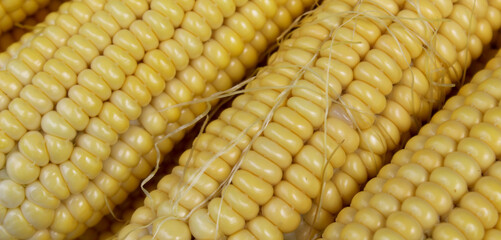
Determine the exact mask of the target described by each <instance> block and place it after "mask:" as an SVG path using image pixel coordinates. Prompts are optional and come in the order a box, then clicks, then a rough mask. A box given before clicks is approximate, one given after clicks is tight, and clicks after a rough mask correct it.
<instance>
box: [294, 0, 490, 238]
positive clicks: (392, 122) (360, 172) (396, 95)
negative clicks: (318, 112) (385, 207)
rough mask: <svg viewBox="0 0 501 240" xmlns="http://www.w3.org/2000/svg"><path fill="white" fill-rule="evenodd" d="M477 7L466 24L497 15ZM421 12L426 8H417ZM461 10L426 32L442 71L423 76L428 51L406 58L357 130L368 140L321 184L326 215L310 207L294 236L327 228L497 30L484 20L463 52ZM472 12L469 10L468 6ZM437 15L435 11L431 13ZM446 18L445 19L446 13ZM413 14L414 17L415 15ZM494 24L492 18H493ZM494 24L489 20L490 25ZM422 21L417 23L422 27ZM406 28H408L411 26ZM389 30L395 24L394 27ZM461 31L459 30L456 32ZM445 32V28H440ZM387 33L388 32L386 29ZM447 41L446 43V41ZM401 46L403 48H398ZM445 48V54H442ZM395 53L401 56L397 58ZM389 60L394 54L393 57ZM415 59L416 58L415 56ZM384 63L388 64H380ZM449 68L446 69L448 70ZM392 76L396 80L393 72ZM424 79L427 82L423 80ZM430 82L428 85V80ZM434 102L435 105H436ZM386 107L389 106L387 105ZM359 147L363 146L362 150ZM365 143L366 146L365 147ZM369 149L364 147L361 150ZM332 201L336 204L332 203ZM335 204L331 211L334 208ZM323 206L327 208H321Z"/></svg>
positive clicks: (427, 68)
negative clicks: (370, 121) (409, 63)
mask: <svg viewBox="0 0 501 240" xmlns="http://www.w3.org/2000/svg"><path fill="white" fill-rule="evenodd" d="M426 3H427V2H426V1H423V2H421V4H423V5H424V6H429V7H430V6H431V5H429V4H426ZM405 8H406V9H404V10H403V11H402V13H400V14H399V15H397V16H404V14H409V9H408V7H405ZM479 8H480V9H481V8H483V10H482V11H479V15H472V14H471V12H469V13H470V15H472V16H475V17H476V19H472V20H471V21H475V22H476V21H478V22H480V21H482V20H485V19H482V18H481V16H484V15H485V12H486V11H490V12H494V13H496V14H493V15H494V16H498V18H499V15H500V14H499V11H498V10H497V9H495V8H493V7H490V6H487V5H480V7H479V6H477V7H476V8H475V9H476V10H479ZM421 9H426V8H425V7H422V8H421ZM458 9H461V10H462V11H465V10H464V9H465V5H462V4H455V5H454V6H450V7H449V9H446V11H445V12H444V9H443V10H442V14H443V15H444V16H445V17H448V16H450V17H448V18H449V19H450V20H451V21H444V23H447V24H444V25H439V26H437V29H431V31H432V32H433V31H437V32H438V34H437V35H436V36H435V37H434V38H435V40H434V41H436V42H434V41H432V44H435V46H436V49H442V52H439V54H438V55H437V56H438V57H439V58H441V56H444V55H447V56H448V58H449V59H446V60H447V61H444V60H443V59H441V61H442V63H441V64H439V65H438V66H440V65H442V66H444V69H440V68H438V69H437V70H435V71H436V72H441V74H440V75H438V74H436V72H435V73H433V74H432V75H434V76H437V75H438V76H439V78H436V77H435V78H431V77H433V76H430V74H428V73H429V72H431V71H434V70H432V69H431V68H430V66H429V63H428V64H426V62H427V58H429V56H430V53H429V52H426V51H423V52H421V53H420V51H414V52H415V53H416V55H414V56H412V55H411V58H413V59H415V60H413V61H414V63H415V67H411V68H408V69H406V70H402V73H403V74H402V73H401V74H400V75H398V76H402V78H401V79H400V81H399V83H398V84H397V85H395V86H394V91H393V92H392V93H391V94H390V97H389V101H388V102H387V103H388V104H389V105H388V108H387V109H385V111H384V113H383V114H382V116H377V117H376V120H375V122H376V124H375V125H374V127H372V128H371V129H367V130H363V129H362V130H361V134H360V139H368V140H369V141H367V142H364V141H361V146H360V148H361V149H362V150H364V151H359V152H358V154H357V153H355V154H352V155H351V156H350V155H349V156H348V158H347V162H346V163H345V165H344V166H343V167H341V168H340V170H339V171H337V172H336V173H335V174H334V176H333V178H332V182H329V183H328V184H327V185H326V186H325V188H326V189H325V190H324V191H325V192H326V193H329V194H330V196H322V201H323V202H326V203H329V204H331V205H329V207H330V208H331V210H330V211H328V210H326V209H318V207H316V206H315V207H314V208H312V209H311V210H310V212H308V213H307V214H306V215H305V221H306V222H307V223H308V224H307V225H313V229H308V227H307V226H302V228H301V229H300V230H299V232H297V235H302V236H304V237H305V238H306V237H309V236H308V233H311V234H316V233H318V230H320V231H321V230H322V229H323V228H325V226H326V225H327V224H329V223H330V222H331V221H332V220H333V219H334V216H335V214H336V213H337V212H338V211H339V210H340V207H341V206H342V204H348V203H349V202H350V200H351V198H352V197H353V196H354V195H355V194H356V193H357V192H358V191H359V187H360V186H361V185H363V184H364V183H365V182H366V181H367V180H368V179H370V178H371V177H372V176H374V175H375V173H377V171H378V170H379V168H381V167H382V165H383V162H382V161H381V160H382V159H384V155H385V153H386V152H387V151H388V150H392V149H394V148H395V147H397V146H398V144H399V142H400V141H399V139H400V135H401V134H403V133H405V132H406V131H408V129H409V127H410V126H411V125H412V124H416V123H420V122H421V121H423V120H426V119H427V118H428V117H429V114H430V113H431V112H430V110H431V107H432V104H433V101H431V99H434V100H435V102H441V99H443V97H444V96H445V94H446V93H447V92H448V88H446V87H444V86H441V84H443V83H445V84H447V83H451V82H453V83H458V80H459V79H460V77H461V76H462V75H461V74H462V71H463V70H462V69H465V68H466V67H467V66H468V64H469V62H466V63H465V62H464V61H461V59H460V58H461V56H465V53H464V52H465V51H466V55H468V56H473V58H476V57H478V56H479V54H480V52H481V50H482V42H481V41H480V39H483V40H482V41H485V42H489V41H490V37H489V36H492V34H491V33H490V32H489V31H491V30H490V29H494V30H496V29H497V28H499V24H497V25H494V26H490V25H489V24H490V23H489V22H488V21H485V22H484V23H486V24H488V27H487V28H486V27H485V26H482V28H481V29H488V30H487V31H478V30H477V31H476V33H475V35H474V34H472V35H471V36H470V39H473V40H472V42H473V43H476V44H470V45H469V48H467V40H466V39H467V38H466V36H467V35H468V32H467V30H466V29H465V27H468V26H469V24H470V23H469V22H464V21H463V22H462V25H459V24H458V23H457V22H459V21H458V20H457V19H458V17H457V16H458V14H457V13H456V12H457V11H459V10H458ZM472 9H473V8H472ZM434 10H435V12H437V10H438V9H434ZM427 11H429V12H433V9H432V10H427ZM447 12H448V14H450V15H447ZM416 16H417V15H416ZM433 16H439V15H438V14H434V15H433ZM493 20H494V19H493ZM492 22H495V21H492ZM422 23H423V22H421V24H422ZM407 24H408V25H407V26H408V27H409V29H424V27H425V26H423V27H421V28H420V27H419V24H420V22H419V21H412V22H411V21H410V22H407ZM411 24H412V25H411ZM392 26H400V25H398V24H395V25H392ZM462 27H463V29H462ZM444 28H445V30H444ZM390 29H391V28H390ZM445 31H452V32H454V33H455V34H454V35H452V34H444V32H445ZM391 32H393V33H394V34H395V35H396V36H397V38H398V39H399V41H401V44H402V45H404V46H405V47H406V48H407V49H408V50H409V52H410V53H412V50H416V49H419V47H418V45H417V43H414V44H411V43H410V42H409V41H407V42H405V41H404V38H402V35H400V34H397V33H398V32H397V31H391ZM416 34H417V35H416V37H414V39H417V38H419V37H420V38H424V37H425V36H423V35H421V36H420V35H419V32H417V33H416ZM458 36H463V37H464V40H462V42H461V41H458V40H459V39H458V38H457V37H458ZM447 40H449V41H447ZM403 43H406V44H403ZM447 46H449V49H448V50H445V49H446V48H447ZM393 49H398V46H394V47H393ZM456 51H457V52H458V56H459V57H457V58H455V57H453V55H455V54H454V52H456ZM400 55H401V54H400ZM392 56H398V53H397V54H395V55H392ZM415 56H418V57H417V58H416V57H415ZM386 62H388V61H386ZM448 66H450V67H448ZM393 76H396V74H394V75H393ZM427 76H428V79H427ZM429 79H431V82H429V81H430V80H429ZM437 100H438V101H437ZM390 103H391V105H390ZM385 118H386V119H385ZM364 143H365V146H364ZM367 143H370V144H372V145H370V144H367ZM367 145H369V146H367ZM366 151H371V152H373V153H375V154H377V156H373V157H372V159H371V160H370V161H369V160H368V159H367V154H366ZM319 201H320V198H317V199H316V200H315V202H317V203H318V202H319ZM334 203H336V204H334ZM334 206H335V207H334ZM326 208H327V207H326ZM313 223H314V224H313Z"/></svg>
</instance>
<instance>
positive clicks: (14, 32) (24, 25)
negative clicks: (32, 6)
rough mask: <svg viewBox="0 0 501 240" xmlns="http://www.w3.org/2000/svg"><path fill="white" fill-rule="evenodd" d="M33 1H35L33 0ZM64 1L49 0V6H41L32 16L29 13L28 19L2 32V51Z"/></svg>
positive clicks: (0, 49)
mask: <svg viewBox="0 0 501 240" xmlns="http://www.w3.org/2000/svg"><path fill="white" fill-rule="evenodd" d="M31 2H34V1H33V0H32V1H31ZM63 2H65V0H53V1H48V4H47V6H44V7H41V8H40V9H38V10H37V11H36V12H35V13H33V15H31V16H29V15H27V16H26V19H24V20H23V21H21V22H19V23H17V24H15V25H14V26H13V27H12V29H10V30H8V31H5V32H3V33H2V34H0V52H3V51H5V49H7V47H9V45H11V44H12V43H15V42H17V41H18V40H19V39H20V38H21V36H22V35H23V34H25V33H27V32H28V31H30V30H31V29H33V28H35V25H37V24H38V23H42V22H43V21H44V19H45V17H46V16H47V15H48V14H49V13H51V12H54V11H57V9H58V8H59V6H60V5H61V4H62V3H63ZM25 4H27V3H25Z"/></svg>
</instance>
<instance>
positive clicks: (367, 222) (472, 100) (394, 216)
mask: <svg viewBox="0 0 501 240" xmlns="http://www.w3.org/2000/svg"><path fill="white" fill-rule="evenodd" d="M499 60H501V55H500V54H498V55H497V59H494V60H493V61H499ZM500 89H501V79H500V75H499V68H498V67H497V66H496V69H488V68H486V69H485V70H482V71H480V72H479V73H477V74H476V75H475V76H474V77H473V79H472V82H471V83H469V84H467V85H465V86H464V87H462V88H461V89H460V91H459V92H458V95H456V96H454V97H452V98H451V99H449V100H448V101H447V102H446V103H445V105H444V107H443V109H442V110H441V111H439V112H437V113H436V114H435V115H434V116H433V118H432V119H431V122H430V123H429V124H427V125H425V126H424V127H423V128H422V129H421V130H420V132H419V134H418V135H417V136H415V137H413V138H411V139H410V140H409V142H408V143H407V144H406V147H405V149H403V150H400V151H399V152H397V153H396V154H395V155H394V156H393V158H392V161H391V163H390V164H388V165H386V166H385V167H383V168H382V169H381V170H380V171H379V173H378V176H377V177H376V178H374V179H372V180H371V181H369V183H367V185H366V187H365V189H364V191H362V192H360V193H357V195H356V196H355V197H354V198H353V201H352V202H351V206H350V207H346V208H344V209H343V210H341V212H340V213H339V214H338V215H337V217H336V222H335V223H333V224H330V225H329V226H328V227H327V228H326V230H325V232H324V233H323V235H322V237H323V238H324V239H424V238H428V237H430V238H431V237H432V238H433V239H498V238H499V236H500V235H499V234H500V233H501V232H500V231H499V229H500V228H501V227H500V225H499V222H500V221H499V213H500V212H501V208H500V205H499V203H500V202H499V195H500V194H501V175H500V174H499V169H500V167H501V165H500V163H499V162H497V161H496V158H498V157H499V155H500V154H501V151H500V147H501V145H500V141H499V140H500V139H501V129H500V125H499V123H500V119H501V117H500V116H501V115H500V114H501V108H500V107H499V103H500V99H501V94H500V91H499V90H500ZM496 229H497V230H496Z"/></svg>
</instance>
